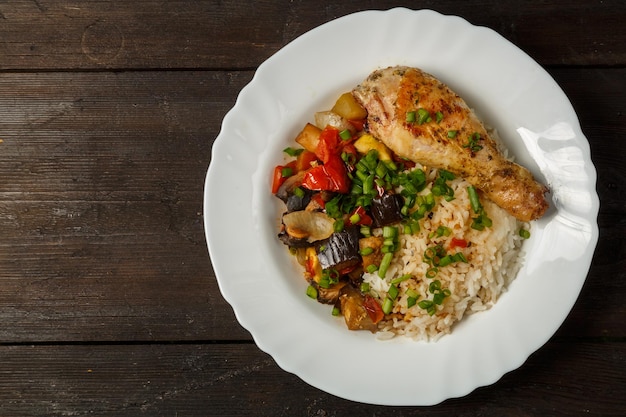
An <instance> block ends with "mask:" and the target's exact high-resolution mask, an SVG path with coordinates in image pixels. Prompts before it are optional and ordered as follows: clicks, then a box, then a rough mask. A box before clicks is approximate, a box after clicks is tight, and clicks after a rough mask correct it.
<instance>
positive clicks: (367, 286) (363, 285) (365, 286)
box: [361, 282, 370, 293]
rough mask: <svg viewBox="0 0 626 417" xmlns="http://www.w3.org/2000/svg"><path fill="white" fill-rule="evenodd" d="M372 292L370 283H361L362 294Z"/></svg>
mask: <svg viewBox="0 0 626 417" xmlns="http://www.w3.org/2000/svg"><path fill="white" fill-rule="evenodd" d="M369 291H370V283H369V282H362V283H361V292H362V293H367V292H369Z"/></svg>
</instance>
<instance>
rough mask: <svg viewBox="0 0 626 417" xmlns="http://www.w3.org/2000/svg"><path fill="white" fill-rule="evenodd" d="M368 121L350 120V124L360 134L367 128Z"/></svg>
mask: <svg viewBox="0 0 626 417" xmlns="http://www.w3.org/2000/svg"><path fill="white" fill-rule="evenodd" d="M366 121H367V119H358V120H348V122H349V123H350V124H351V125H352V126H354V128H355V129H356V130H357V131H359V132H360V131H362V130H363V129H364V128H365V122H366Z"/></svg>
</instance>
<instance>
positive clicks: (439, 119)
mask: <svg viewBox="0 0 626 417" xmlns="http://www.w3.org/2000/svg"><path fill="white" fill-rule="evenodd" d="M435 120H436V121H437V123H441V121H442V120H443V113H442V112H440V111H438V112H437V113H435Z"/></svg>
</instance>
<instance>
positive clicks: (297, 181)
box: [275, 171, 304, 204]
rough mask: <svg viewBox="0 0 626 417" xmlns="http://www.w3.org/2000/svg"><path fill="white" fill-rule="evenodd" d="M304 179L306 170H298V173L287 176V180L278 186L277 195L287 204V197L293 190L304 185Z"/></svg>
mask: <svg viewBox="0 0 626 417" xmlns="http://www.w3.org/2000/svg"><path fill="white" fill-rule="evenodd" d="M303 179H304V171H301V172H298V173H297V174H296V175H292V176H291V177H289V178H287V179H286V180H285V182H283V183H282V185H281V186H280V187H279V188H278V191H276V194H275V195H276V197H278V198H280V199H281V200H283V202H284V203H285V204H287V199H288V198H289V196H290V195H292V194H293V191H294V190H295V189H296V188H297V187H299V186H300V185H302V180H303Z"/></svg>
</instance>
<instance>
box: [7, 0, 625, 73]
mask: <svg viewBox="0 0 626 417" xmlns="http://www.w3.org/2000/svg"><path fill="white" fill-rule="evenodd" d="M396 6H405V7H409V8H412V9H421V8H432V9H435V10H437V11H439V12H441V13H444V14H454V15H459V16H462V17H464V18H466V19H467V20H469V21H470V22H471V23H473V24H476V25H481V26H487V27H489V28H492V29H494V30H495V31H497V32H499V33H501V34H502V35H503V36H505V37H506V38H507V39H509V40H511V41H512V42H514V43H515V44H516V45H518V46H519V47H520V48H521V49H523V50H524V51H526V52H527V53H528V54H530V55H531V56H532V57H533V58H535V59H536V60H537V61H539V62H540V63H542V64H543V65H624V64H625V63H626V44H625V43H626V29H625V28H624V25H623V24H622V22H623V21H624V19H625V18H626V5H625V4H624V3H623V2H592V1H576V2H572V1H563V0H553V1H548V2H545V1H541V2H539V1H534V2H525V3H524V5H518V4H516V3H515V2H499V1H490V2H483V3H481V4H479V5H476V4H474V3H471V2H457V1H453V0H440V1H438V2H430V1H419V2H398V1H391V0H389V1H387V0H386V1H376V2H370V3H367V2H365V3H364V2H363V1H360V0H358V1H357V0H349V1H343V2H339V3H335V4H332V5H331V4H326V5H320V4H319V2H318V1H310V0H309V1H297V2H293V1H278V2H277V1H256V2H246V3H245V6H242V4H241V2H237V1H215V0H205V1H193V0H180V1H167V2H162V1H157V0H142V1H132V2H100V1H58V0H38V1H30V0H18V1H12V2H10V3H6V4H3V5H0V39H2V42H0V57H1V59H0V70H29V71H30V70H34V69H79V68H80V69H123V68H139V69H145V68H188V69H191V68H211V69H223V68H254V67H256V66H258V65H259V64H260V63H261V62H263V61H264V60H265V59H266V58H268V57H269V56H270V55H271V54H273V53H274V52H276V51H277V50H278V49H280V48H281V47H282V46H284V45H285V44H286V43H288V42H289V41H291V40H293V39H294V38H296V37H297V36H299V35H301V34H302V33H304V32H306V31H308V30H310V29H312V28H314V27H316V26H318V25H320V24H323V23H325V22H327V21H329V20H332V19H334V18H337V17H341V16H344V15H346V14H349V13H352V12H356V11H360V10H364V9H368V8H372V9H388V8H391V7H396Z"/></svg>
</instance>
